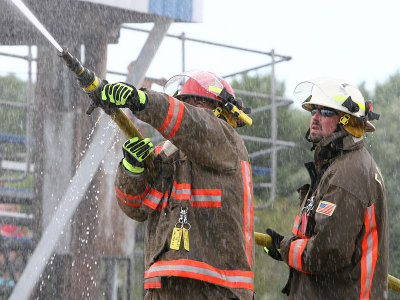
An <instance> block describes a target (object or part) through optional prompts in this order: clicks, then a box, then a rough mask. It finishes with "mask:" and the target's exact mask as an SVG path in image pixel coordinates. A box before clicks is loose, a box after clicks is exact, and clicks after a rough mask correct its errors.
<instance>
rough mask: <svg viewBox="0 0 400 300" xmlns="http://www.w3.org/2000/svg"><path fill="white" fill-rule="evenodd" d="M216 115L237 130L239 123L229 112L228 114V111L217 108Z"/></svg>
mask: <svg viewBox="0 0 400 300" xmlns="http://www.w3.org/2000/svg"><path fill="white" fill-rule="evenodd" d="M214 114H215V116H216V117H217V118H220V119H223V120H224V121H226V122H227V123H228V124H229V125H231V126H232V127H233V128H237V121H236V118H235V117H234V116H233V115H232V114H230V113H229V112H227V110H226V109H223V108H222V107H220V106H217V107H216V108H215V109H214Z"/></svg>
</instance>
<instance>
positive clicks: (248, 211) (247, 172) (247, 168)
mask: <svg viewBox="0 0 400 300" xmlns="http://www.w3.org/2000/svg"><path fill="white" fill-rule="evenodd" d="M244 174H245V178H244V180H245V188H246V194H247V207H245V211H244V213H245V214H246V218H247V228H245V229H244V230H245V231H246V235H247V237H246V243H247V244H248V246H249V251H250V247H251V221H252V220H251V205H252V201H251V200H252V195H251V186H250V164H249V163H248V162H245V161H244ZM245 205H246V203H245ZM248 257H249V259H250V253H248Z"/></svg>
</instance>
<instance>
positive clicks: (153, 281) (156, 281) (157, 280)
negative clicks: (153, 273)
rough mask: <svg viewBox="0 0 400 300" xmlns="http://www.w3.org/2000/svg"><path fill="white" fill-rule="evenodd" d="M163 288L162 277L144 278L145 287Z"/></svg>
mask: <svg viewBox="0 0 400 300" xmlns="http://www.w3.org/2000/svg"><path fill="white" fill-rule="evenodd" d="M160 288H161V277H152V278H146V279H145V280H144V289H145V290H148V289H160Z"/></svg>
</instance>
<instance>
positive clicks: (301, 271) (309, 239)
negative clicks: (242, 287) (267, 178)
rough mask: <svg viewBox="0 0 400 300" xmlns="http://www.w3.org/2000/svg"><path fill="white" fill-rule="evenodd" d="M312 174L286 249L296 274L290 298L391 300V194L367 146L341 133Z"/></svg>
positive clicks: (319, 154) (319, 150) (325, 146)
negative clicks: (389, 206)
mask: <svg viewBox="0 0 400 300" xmlns="http://www.w3.org/2000/svg"><path fill="white" fill-rule="evenodd" d="M337 139H340V142H338V140H337ZM306 167H307V169H308V170H309V173H310V175H311V184H310V185H305V186H303V187H302V188H300V189H299V190H298V191H299V194H300V203H301V204H300V211H299V214H298V215H297V217H296V220H295V222H294V225H293V229H292V233H293V234H292V235H290V236H286V237H285V238H284V240H283V241H282V242H281V255H282V258H283V260H284V261H285V262H286V263H287V264H288V265H289V266H290V267H291V268H292V273H293V274H292V278H291V284H290V295H289V299H386V298H387V289H388V287H387V277H388V225H387V206H386V199H385V188H384V182H383V178H382V175H381V173H380V171H379V168H378V166H377V165H376V163H375V161H374V160H373V158H372V157H371V156H370V154H369V153H368V151H367V150H366V149H365V147H364V142H363V141H362V139H357V138H354V137H352V136H350V135H346V134H340V133H335V134H334V135H333V136H330V137H327V138H325V139H323V140H322V141H321V142H320V143H319V144H318V145H317V147H316V152H315V156H314V162H313V163H308V164H306ZM314 187H315V188H314ZM305 222H306V225H305V224H304V223H305Z"/></svg>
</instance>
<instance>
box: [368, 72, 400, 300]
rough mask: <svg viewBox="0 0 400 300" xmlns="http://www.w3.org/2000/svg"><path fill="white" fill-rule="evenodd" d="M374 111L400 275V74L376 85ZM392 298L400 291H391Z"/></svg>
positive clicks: (393, 259) (372, 143) (393, 266)
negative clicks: (399, 106)
mask: <svg viewBox="0 0 400 300" xmlns="http://www.w3.org/2000/svg"><path fill="white" fill-rule="evenodd" d="M372 94H374V97H373V99H374V110H375V111H376V112H377V113H379V114H380V115H381V117H380V118H379V120H378V121H374V122H373V124H374V125H375V126H376V131H375V132H374V133H370V134H368V135H367V138H366V143H367V147H368V150H369V151H370V152H371V154H372V156H373V157H374V159H375V161H376V162H377V164H378V166H379V168H380V169H381V172H382V175H383V178H384V182H385V189H386V199H387V204H388V218H389V262H390V264H389V274H391V275H393V276H395V277H397V278H399V277H400V248H399V247H398V245H399V242H400V223H399V215H400V201H399V200H400V199H399V197H400V196H399V195H400V185H399V179H400V176H399V170H400V154H399V150H398V146H399V116H398V105H399V103H400V73H395V74H393V75H392V76H390V77H389V78H388V79H387V80H386V81H385V82H384V83H382V84H379V83H378V84H376V86H375V92H374V93H372ZM389 295H390V297H391V298H392V299H397V298H396V297H398V294H395V293H394V292H390V293H389Z"/></svg>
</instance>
